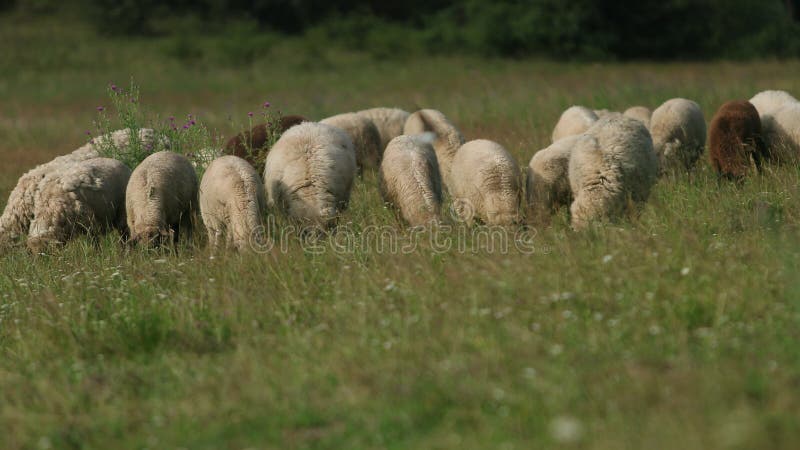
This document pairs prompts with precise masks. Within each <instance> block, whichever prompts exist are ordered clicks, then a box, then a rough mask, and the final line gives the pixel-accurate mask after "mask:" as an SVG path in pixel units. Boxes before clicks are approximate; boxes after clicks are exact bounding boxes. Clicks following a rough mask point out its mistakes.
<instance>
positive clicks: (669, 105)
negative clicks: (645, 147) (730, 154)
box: [650, 98, 706, 172]
mask: <svg viewBox="0 0 800 450" xmlns="http://www.w3.org/2000/svg"><path fill="white" fill-rule="evenodd" d="M650 133H651V135H652V138H653V147H654V150H655V152H656V154H657V155H658V159H659V164H660V168H661V171H662V172H669V171H674V170H689V169H691V168H692V167H694V165H695V163H696V162H697V160H698V159H700V156H701V155H702V154H703V149H704V148H705V142H706V122H705V119H704V118H703V112H702V111H701V110H700V106H699V105H698V104H697V103H695V102H693V101H691V100H686V99H684V98H673V99H671V100H667V101H666V102H664V104H662V105H661V106H659V107H658V108H656V110H655V111H653V115H652V117H651V118H650Z"/></svg>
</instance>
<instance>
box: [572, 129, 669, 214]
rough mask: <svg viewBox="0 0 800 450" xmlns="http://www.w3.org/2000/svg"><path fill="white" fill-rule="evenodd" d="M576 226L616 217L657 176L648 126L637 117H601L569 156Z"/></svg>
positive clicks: (637, 202) (644, 194) (640, 200)
mask: <svg viewBox="0 0 800 450" xmlns="http://www.w3.org/2000/svg"><path fill="white" fill-rule="evenodd" d="M568 173H569V182H570V189H571V190H572V197H573V201H572V205H570V215H571V223H572V228H573V229H575V230H581V229H584V228H586V227H587V226H588V225H589V224H590V223H591V222H594V221H598V220H603V219H610V220H614V219H616V218H618V217H619V216H621V215H622V214H624V213H625V211H626V209H627V208H626V207H627V206H628V205H629V204H630V203H633V205H634V206H637V207H638V206H641V205H642V204H644V202H645V201H647V198H648V197H649V195H650V190H651V188H652V186H653V185H654V184H655V182H656V178H657V176H658V160H657V158H656V154H655V153H654V152H653V141H652V140H651V138H650V133H648V131H647V128H645V126H644V124H642V123H641V122H640V121H638V120H636V119H632V118H630V117H626V116H623V115H614V116H609V117H605V118H603V119H600V120H599V121H598V122H597V123H595V124H594V125H592V127H591V128H589V130H587V131H586V133H585V134H584V135H582V136H580V137H579V138H578V139H577V141H576V142H575V146H574V147H573V149H572V155H571V157H570V161H569V169H568Z"/></svg>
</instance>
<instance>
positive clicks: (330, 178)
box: [264, 122, 356, 227]
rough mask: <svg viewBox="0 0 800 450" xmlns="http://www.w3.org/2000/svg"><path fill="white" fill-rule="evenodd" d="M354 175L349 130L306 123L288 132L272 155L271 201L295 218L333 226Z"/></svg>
mask: <svg viewBox="0 0 800 450" xmlns="http://www.w3.org/2000/svg"><path fill="white" fill-rule="evenodd" d="M355 173H356V158H355V150H354V148H353V141H352V140H351V139H350V137H349V136H348V135H347V134H346V133H345V132H344V131H342V130H341V129H339V128H337V127H334V126H331V125H325V124H321V123H313V122H305V123H302V124H300V125H297V126H295V127H293V128H291V129H289V130H288V131H287V132H286V133H284V134H283V136H281V138H280V139H279V140H278V142H277V143H276V144H275V146H274V147H273V149H272V150H271V151H270V152H269V154H268V155H267V161H266V164H265V167H264V187H265V188H266V192H267V204H268V205H269V207H270V208H277V209H278V210H280V211H282V212H283V213H284V214H286V215H287V216H288V217H290V218H292V219H295V220H299V221H302V222H306V223H310V224H311V225H313V226H322V227H327V226H331V225H333V224H334V223H335V221H336V218H337V216H338V215H339V213H340V212H341V211H342V210H343V209H345V208H346V206H347V203H348V201H349V200H350V190H351V188H352V185H353V178H354V176H355Z"/></svg>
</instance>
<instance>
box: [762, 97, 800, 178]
mask: <svg viewBox="0 0 800 450" xmlns="http://www.w3.org/2000/svg"><path fill="white" fill-rule="evenodd" d="M761 126H762V132H763V136H764V140H765V141H766V145H767V146H768V147H769V149H768V151H769V158H770V160H771V161H773V162H776V163H778V164H786V163H797V162H798V160H800V102H795V103H787V104H786V105H783V106H782V107H781V108H779V109H778V110H776V111H774V112H771V113H769V114H767V115H764V116H761Z"/></svg>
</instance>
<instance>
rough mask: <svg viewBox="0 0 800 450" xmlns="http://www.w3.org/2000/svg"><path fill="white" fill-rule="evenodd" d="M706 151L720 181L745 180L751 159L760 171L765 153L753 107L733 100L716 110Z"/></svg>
mask: <svg viewBox="0 0 800 450" xmlns="http://www.w3.org/2000/svg"><path fill="white" fill-rule="evenodd" d="M708 149H709V150H708V153H709V156H710V157H711V165H712V166H713V167H714V170H716V171H717V173H718V174H719V175H720V176H722V177H725V178H729V179H740V178H742V177H744V176H745V175H747V173H748V172H749V171H750V169H751V162H750V159H751V158H752V159H753V163H754V164H755V166H756V170H758V169H760V166H761V160H762V159H763V158H765V157H766V156H767V153H766V147H765V146H764V143H763V141H762V138H761V119H760V118H759V117H758V111H757V110H756V108H755V107H754V106H753V105H752V103H750V102H748V101H746V100H733V101H729V102H727V103H725V104H723V105H722V106H721V107H720V108H719V110H718V111H717V113H716V114H714V118H713V119H712V120H711V126H710V129H709V136H708Z"/></svg>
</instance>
